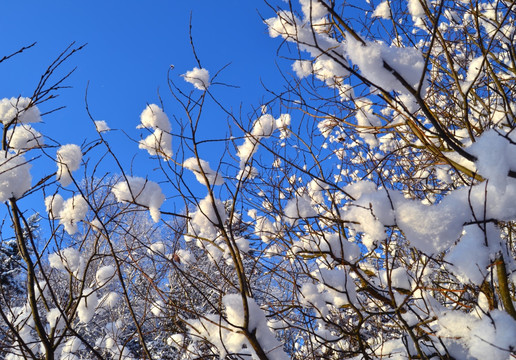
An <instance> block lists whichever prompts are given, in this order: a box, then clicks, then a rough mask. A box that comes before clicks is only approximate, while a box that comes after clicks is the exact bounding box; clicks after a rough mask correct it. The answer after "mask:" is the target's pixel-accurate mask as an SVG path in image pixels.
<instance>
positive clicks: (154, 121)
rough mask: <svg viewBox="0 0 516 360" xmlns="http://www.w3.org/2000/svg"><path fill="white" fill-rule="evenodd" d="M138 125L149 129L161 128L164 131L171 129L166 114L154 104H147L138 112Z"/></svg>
mask: <svg viewBox="0 0 516 360" xmlns="http://www.w3.org/2000/svg"><path fill="white" fill-rule="evenodd" d="M140 121H141V125H140V127H145V128H149V129H153V130H156V129H161V130H163V131H166V132H170V131H172V126H171V125H170V120H169V119H168V116H167V114H165V113H164V112H163V110H162V109H161V108H160V107H159V106H158V105H156V104H149V105H147V107H146V108H145V109H144V110H143V111H142V113H141V114H140Z"/></svg>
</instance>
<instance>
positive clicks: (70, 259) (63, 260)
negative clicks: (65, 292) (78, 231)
mask: <svg viewBox="0 0 516 360" xmlns="http://www.w3.org/2000/svg"><path fill="white" fill-rule="evenodd" d="M48 261H49V264H50V267H52V268H54V269H56V270H62V271H69V272H71V273H72V274H75V275H76V274H78V273H79V272H80V270H81V269H82V267H83V266H84V259H83V258H82V256H81V254H80V252H79V251H78V250H77V249H75V248H72V247H69V248H65V249H62V250H60V251H59V252H56V253H52V254H50V255H49V256H48Z"/></svg>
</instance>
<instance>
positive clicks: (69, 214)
mask: <svg viewBox="0 0 516 360" xmlns="http://www.w3.org/2000/svg"><path fill="white" fill-rule="evenodd" d="M88 210H89V207H88V203H87V202H86V200H84V198H83V197H82V195H76V196H74V197H71V198H69V199H68V200H66V201H65V202H64V203H63V207H62V209H61V211H59V219H60V220H59V223H60V224H61V225H63V226H64V228H65V230H66V232H67V233H68V234H70V235H73V234H75V233H76V232H77V231H78V224H79V222H80V221H82V220H84V219H85V217H86V214H87V212H88Z"/></svg>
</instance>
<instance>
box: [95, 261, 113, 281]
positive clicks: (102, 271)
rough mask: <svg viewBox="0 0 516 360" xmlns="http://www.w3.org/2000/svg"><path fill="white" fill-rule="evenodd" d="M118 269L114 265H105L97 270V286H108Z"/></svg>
mask: <svg viewBox="0 0 516 360" xmlns="http://www.w3.org/2000/svg"><path fill="white" fill-rule="evenodd" d="M115 272H116V269H115V267H114V266H113V265H104V266H102V267H101V268H99V269H98V270H97V273H96V274H95V279H96V280H97V284H98V285H99V286H102V285H104V284H106V283H107V282H108V281H109V280H111V279H112V278H113V276H114V275H115Z"/></svg>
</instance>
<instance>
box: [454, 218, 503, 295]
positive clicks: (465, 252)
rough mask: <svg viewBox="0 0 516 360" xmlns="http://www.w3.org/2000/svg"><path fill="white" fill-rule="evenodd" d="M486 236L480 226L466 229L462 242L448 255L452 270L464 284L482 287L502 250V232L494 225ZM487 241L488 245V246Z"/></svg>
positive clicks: (489, 225)
mask: <svg viewBox="0 0 516 360" xmlns="http://www.w3.org/2000/svg"><path fill="white" fill-rule="evenodd" d="M486 226H487V227H488V229H486V230H487V238H486V234H485V233H484V232H483V231H482V229H480V228H479V226H478V225H469V226H465V227H464V232H465V233H464V235H463V236H462V238H461V240H460V242H459V243H458V244H457V245H456V246H455V247H453V248H452V250H451V251H450V252H449V253H448V254H447V255H446V257H445V260H446V261H447V262H449V263H450V266H449V268H450V270H451V271H452V272H453V273H454V274H455V275H456V276H457V277H458V279H459V280H460V281H461V282H462V283H468V282H470V283H473V284H475V285H478V286H480V285H482V282H483V281H484V280H485V279H486V277H487V274H488V267H489V266H490V265H491V263H492V262H493V261H494V259H495V257H496V254H497V253H498V251H499V250H500V249H499V247H498V246H497V245H499V243H500V232H499V230H498V229H496V228H495V227H494V226H493V225H492V224H486ZM486 241H487V244H486Z"/></svg>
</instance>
